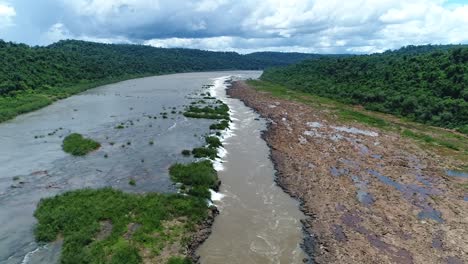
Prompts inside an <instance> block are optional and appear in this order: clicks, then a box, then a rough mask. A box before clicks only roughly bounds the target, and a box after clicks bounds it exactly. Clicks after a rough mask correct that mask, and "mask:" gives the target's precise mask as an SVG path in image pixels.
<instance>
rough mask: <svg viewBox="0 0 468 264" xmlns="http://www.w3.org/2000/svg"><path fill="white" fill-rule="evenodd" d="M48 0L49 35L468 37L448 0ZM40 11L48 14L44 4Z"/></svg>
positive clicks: (364, 44)
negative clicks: (50, 17) (53, 18)
mask: <svg viewBox="0 0 468 264" xmlns="http://www.w3.org/2000/svg"><path fill="white" fill-rule="evenodd" d="M0 1H1V0H0ZM15 1H16V0H15ZM17 1H20V2H25V3H26V2H28V1H29V0H17ZM47 1H48V2H49V4H50V3H54V5H55V6H56V7H57V8H56V9H58V10H60V11H61V12H59V14H60V15H59V16H56V18H55V21H54V22H53V23H49V24H47V25H46V26H43V28H41V30H42V32H43V36H44V37H43V38H42V39H44V42H47V41H49V42H50V41H54V40H56V39H60V38H65V37H67V38H79V39H88V40H97V41H101V42H114V41H115V42H134V43H146V44H149V45H154V46H164V47H185V48H200V49H210V50H235V51H240V52H246V51H251V50H284V51H309V52H322V53H330V52H358V53H361V52H362V53H367V52H376V51H383V50H386V49H389V48H392V49H393V48H398V47H401V46H403V45H408V44H425V43H433V44H446V43H463V42H464V43H466V42H468V34H467V32H468V4H456V5H454V4H450V3H449V2H448V1H444V0H412V1H407V0H348V1H341V0H288V1H284V0H263V1H256V0H199V1H188V0H47ZM49 9H50V8H49ZM42 12H43V13H44V14H43V17H48V15H49V14H47V10H46V9H43V10H42ZM51 12H52V11H51ZM0 14H1V12H0ZM54 14H57V12H55V13H54ZM18 18H19V16H18V17H17V19H18ZM39 20H40V21H42V20H41V19H39ZM33 24H34V23H33ZM57 25H60V26H57Z"/></svg>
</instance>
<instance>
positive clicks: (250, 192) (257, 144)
mask: <svg viewBox="0 0 468 264" xmlns="http://www.w3.org/2000/svg"><path fill="white" fill-rule="evenodd" d="M215 83H216V84H217V87H218V89H216V90H215V91H214V92H212V94H213V93H216V95H217V97H218V98H221V99H222V100H223V101H225V102H226V103H227V104H228V105H229V107H230V108H231V117H232V120H234V126H233V129H232V137H229V138H227V139H226V140H225V141H224V143H223V144H224V147H225V149H226V152H227V153H226V156H225V157H224V163H223V170H222V171H219V172H218V173H219V177H220V179H221V181H222V184H221V188H220V192H221V193H222V194H224V195H225V196H224V197H223V198H222V199H221V200H220V201H215V202H214V203H215V204H216V205H217V206H218V207H219V210H220V215H219V216H217V218H216V220H215V222H214V226H213V233H212V234H211V235H210V237H209V238H208V240H207V241H206V242H205V243H204V244H203V245H202V246H201V247H200V249H199V251H198V253H199V254H200V256H201V263H203V264H211V263H213V264H218V263H242V264H250V263H256V264H262V263H303V259H304V258H305V254H304V252H303V251H302V249H301V248H300V243H301V242H302V240H303V233H302V229H301V223H300V219H301V218H303V217H304V216H303V214H302V213H301V212H300V211H299V209H298V208H299V205H298V202H297V201H295V200H293V199H292V198H290V197H289V196H288V195H287V194H285V193H284V192H283V191H282V190H281V189H280V188H279V187H278V186H277V185H276V184H275V182H274V173H275V172H274V168H273V164H272V162H271V161H270V160H269V149H268V147H267V145H266V143H265V142H264V141H263V140H262V139H261V138H260V133H261V131H262V130H264V129H265V122H264V121H263V120H258V115H257V114H256V113H254V112H253V111H252V110H251V109H250V108H248V107H246V106H245V105H244V104H243V103H242V102H240V101H239V100H236V99H231V98H226V96H225V93H224V90H223V87H222V85H221V84H222V79H219V80H217V82H215ZM215 88H216V86H215ZM256 119H257V120H256Z"/></svg>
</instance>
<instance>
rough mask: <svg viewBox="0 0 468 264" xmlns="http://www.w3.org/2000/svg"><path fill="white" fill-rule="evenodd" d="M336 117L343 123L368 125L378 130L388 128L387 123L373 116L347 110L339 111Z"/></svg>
mask: <svg viewBox="0 0 468 264" xmlns="http://www.w3.org/2000/svg"><path fill="white" fill-rule="evenodd" d="M338 115H339V117H340V119H341V120H343V121H356V122H360V123H363V124H366V125H370V126H373V127H378V128H387V127H389V126H390V124H389V123H388V122H386V121H385V120H383V119H381V118H377V117H374V116H370V115H366V114H363V113H360V112H357V111H352V110H348V109H340V110H339V112H338Z"/></svg>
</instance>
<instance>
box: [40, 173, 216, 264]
mask: <svg viewBox="0 0 468 264" xmlns="http://www.w3.org/2000/svg"><path fill="white" fill-rule="evenodd" d="M175 171H177V169H176V170H175ZM179 174H181V173H180V172H178V175H179ZM181 177H182V176H181ZM207 215H208V208H207V205H206V202H205V201H204V199H200V198H197V197H193V196H182V195H177V194H173V195H168V194H156V193H151V194H144V195H140V194H129V193H124V192H122V191H118V190H114V189H111V188H104V189H99V190H91V189H84V190H78V191H71V192H67V193H64V194H62V195H58V196H55V197H51V198H46V199H42V200H41V201H40V202H39V205H38V207H37V210H36V211H35V213H34V216H35V217H36V218H37V220H38V224H37V227H36V229H35V236H36V239H37V241H40V242H51V241H54V240H56V239H57V238H63V243H64V244H63V248H62V254H61V257H60V262H61V263H122V264H124V263H125V264H133V263H143V260H144V259H145V261H146V262H148V261H149V262H150V263H190V262H188V260H186V259H185V258H184V255H183V253H184V251H186V246H187V242H188V241H190V235H191V234H192V233H193V232H194V230H195V226H196V224H198V223H200V222H201V221H203V220H204V219H206V217H207ZM174 246H176V247H177V246H180V251H181V254H180V255H176V256H172V257H173V258H169V257H170V256H165V254H164V253H167V252H171V251H170V250H169V248H171V247H174ZM143 252H144V254H142V253H143Z"/></svg>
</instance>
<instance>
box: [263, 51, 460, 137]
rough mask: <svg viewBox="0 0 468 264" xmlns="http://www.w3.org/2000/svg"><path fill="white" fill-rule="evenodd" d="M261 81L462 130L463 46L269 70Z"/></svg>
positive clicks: (320, 60) (330, 59) (329, 59)
mask: <svg viewBox="0 0 468 264" xmlns="http://www.w3.org/2000/svg"><path fill="white" fill-rule="evenodd" d="M261 78H262V79H263V80H267V81H271V82H274V83H279V84H283V85H286V86H287V87H288V88H291V89H297V90H301V91H304V92H308V93H313V94H316V95H319V96H323V97H329V98H333V99H337V100H339V101H342V102H346V103H352V104H361V105H363V106H364V107H365V108H367V109H370V110H376V111H381V112H385V113H391V114H395V115H399V116H405V117H408V118H410V119H412V120H415V121H418V122H422V123H427V124H431V125H436V126H442V127H447V128H457V129H459V130H460V131H462V132H464V133H468V46H467V45H445V46H444V45H437V46H432V45H426V46H408V47H404V48H402V49H399V50H395V51H388V52H384V53H381V54H372V55H359V56H351V57H345V58H343V57H340V58H334V57H322V58H318V59H314V60H306V61H303V62H300V63H298V64H294V65H290V66H286V67H282V68H281V67H280V68H274V69H269V70H266V71H265V72H264V74H263V75H262V77H261Z"/></svg>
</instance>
